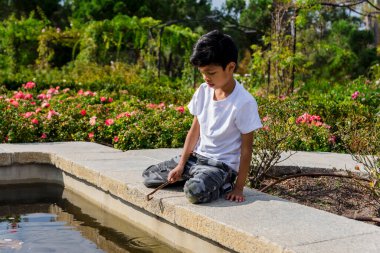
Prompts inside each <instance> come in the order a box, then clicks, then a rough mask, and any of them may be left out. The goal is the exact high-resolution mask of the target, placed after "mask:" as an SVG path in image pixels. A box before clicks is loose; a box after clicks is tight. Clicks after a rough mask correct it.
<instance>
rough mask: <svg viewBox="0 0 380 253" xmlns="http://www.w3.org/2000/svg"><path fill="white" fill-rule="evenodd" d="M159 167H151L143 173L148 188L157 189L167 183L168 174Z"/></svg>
mask: <svg viewBox="0 0 380 253" xmlns="http://www.w3.org/2000/svg"><path fill="white" fill-rule="evenodd" d="M163 172H165V171H161V170H160V168H159V166H157V165H151V166H149V167H148V168H147V169H146V170H145V171H144V172H143V175H142V176H143V178H144V185H145V186H146V187H149V188H151V187H157V186H159V185H161V184H163V183H164V182H165V181H166V173H163Z"/></svg>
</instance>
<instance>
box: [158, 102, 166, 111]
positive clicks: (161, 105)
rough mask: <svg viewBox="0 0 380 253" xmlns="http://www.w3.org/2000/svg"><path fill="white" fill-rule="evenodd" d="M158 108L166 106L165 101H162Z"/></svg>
mask: <svg viewBox="0 0 380 253" xmlns="http://www.w3.org/2000/svg"><path fill="white" fill-rule="evenodd" d="M157 108H159V109H163V108H165V103H164V102H161V103H160V104H159V105H158V106H157Z"/></svg>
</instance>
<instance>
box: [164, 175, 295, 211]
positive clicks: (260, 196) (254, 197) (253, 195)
mask: <svg viewBox="0 0 380 253" xmlns="http://www.w3.org/2000/svg"><path fill="white" fill-rule="evenodd" d="M184 185H185V182H182V181H181V182H175V183H173V184H170V185H168V186H167V187H165V188H164V189H162V190H164V191H169V192H173V193H183V187H184ZM225 195H226V194H224V195H223V196H221V197H220V198H219V199H217V200H215V201H212V202H210V203H201V204H194V205H197V206H207V207H220V208H228V207H231V206H244V205H251V204H253V203H255V202H257V201H285V202H288V201H287V200H285V199H281V198H279V197H275V196H273V195H270V194H267V193H263V192H259V191H257V190H253V189H249V188H245V189H244V196H245V201H243V202H236V201H230V200H227V199H225ZM183 197H184V198H185V196H183ZM169 198H178V195H175V196H166V197H162V198H160V202H161V201H162V200H163V199H169Z"/></svg>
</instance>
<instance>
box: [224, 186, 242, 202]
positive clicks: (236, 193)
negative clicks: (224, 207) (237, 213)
mask: <svg viewBox="0 0 380 253" xmlns="http://www.w3.org/2000/svg"><path fill="white" fill-rule="evenodd" d="M226 199H227V200H230V201H236V202H243V201H245V197H244V195H243V189H238V188H237V187H235V188H234V189H233V190H232V191H231V192H229V193H228V194H227V195H226Z"/></svg>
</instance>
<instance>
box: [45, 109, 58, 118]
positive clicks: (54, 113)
mask: <svg viewBox="0 0 380 253" xmlns="http://www.w3.org/2000/svg"><path fill="white" fill-rule="evenodd" d="M54 115H59V113H58V112H56V111H54V110H50V111H49V112H48V116H47V117H46V118H47V119H51V117H53V116H54Z"/></svg>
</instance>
